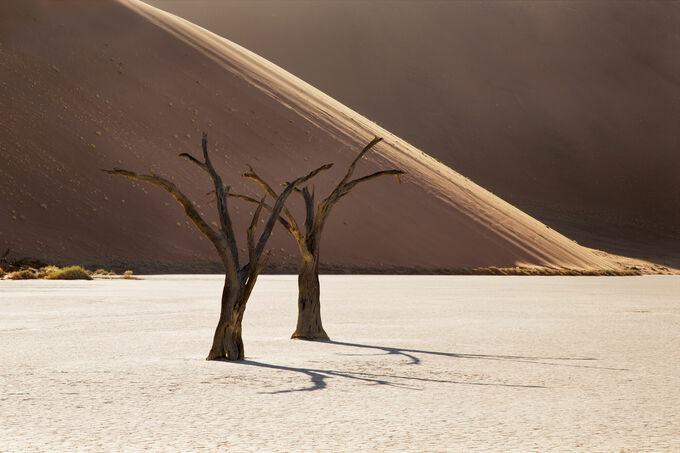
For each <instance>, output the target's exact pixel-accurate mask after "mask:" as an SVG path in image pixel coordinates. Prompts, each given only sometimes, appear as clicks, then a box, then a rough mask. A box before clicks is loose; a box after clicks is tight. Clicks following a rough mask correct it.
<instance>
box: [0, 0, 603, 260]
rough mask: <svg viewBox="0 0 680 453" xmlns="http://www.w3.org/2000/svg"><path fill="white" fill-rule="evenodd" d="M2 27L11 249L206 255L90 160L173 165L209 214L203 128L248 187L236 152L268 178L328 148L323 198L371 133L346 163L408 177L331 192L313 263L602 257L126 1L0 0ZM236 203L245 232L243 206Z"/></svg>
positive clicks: (168, 214) (40, 253) (174, 223)
mask: <svg viewBox="0 0 680 453" xmlns="http://www.w3.org/2000/svg"><path fill="white" fill-rule="evenodd" d="M0 42H1V43H2V45H1V46H0V105H2V110H3V112H2V117H1V119H0V137H1V140H0V152H1V153H2V162H0V203H2V214H1V215H0V232H1V235H0V246H2V247H3V248H5V247H9V248H11V249H12V250H13V251H14V253H15V254H16V255H32V256H36V257H40V258H43V259H47V260H49V261H56V262H79V263H83V264H90V263H101V264H115V263H129V264H131V265H134V266H137V267H138V268H140V269H154V270H163V269H170V268H172V269H176V268H177V267H178V266H180V267H181V266H186V269H187V270H189V269H198V268H197V267H191V266H192V265H195V264H200V263H205V262H209V261H215V260H214V259H213V250H212V249H211V247H210V246H209V244H208V243H207V241H206V240H204V239H202V237H201V235H200V233H198V231H196V230H195V229H194V228H193V226H192V225H189V224H188V223H187V221H186V220H185V218H184V215H183V212H182V210H181V208H180V207H179V206H177V205H176V203H175V202H174V201H173V200H172V199H171V198H170V197H169V196H167V194H165V193H164V192H162V191H161V190H160V189H157V188H154V187H148V186H144V185H140V184H134V183H132V182H130V181H127V180H124V179H121V178H113V177H109V176H106V175H104V174H102V173H100V172H99V171H98V169H100V168H111V167H114V166H118V167H122V168H127V169H131V170H135V171H141V172H143V171H154V172H156V173H158V174H162V175H166V176H168V177H171V178H173V179H174V180H175V182H176V183H177V184H178V185H179V186H180V187H182V188H184V189H185V191H186V192H187V193H188V194H189V195H190V196H191V197H192V198H193V199H194V200H195V201H196V203H197V204H198V205H199V207H200V209H201V210H204V211H205V213H206V215H208V216H209V217H210V215H209V213H211V212H212V211H213V210H214V207H213V206H212V205H208V204H207V202H208V200H209V197H207V196H206V195H205V194H206V192H208V191H209V190H210V182H209V181H208V180H207V178H206V177H205V175H204V174H202V172H201V171H200V170H199V169H198V168H196V167H195V166H192V165H190V164H188V163H187V162H185V161H183V160H180V159H178V158H177V157H176V156H177V154H179V153H181V152H189V153H193V154H194V155H197V154H198V153H199V147H200V132H201V131H202V130H206V131H208V133H209V139H210V146H211V148H212V150H213V154H212V155H213V160H214V161H215V163H216V166H217V167H218V170H219V171H221V172H222V173H223V175H224V178H225V182H226V183H227V184H230V185H231V186H232V187H233V190H235V191H239V192H249V193H254V194H259V193H260V190H259V188H257V187H254V186H253V185H252V184H250V183H248V182H246V181H244V180H242V178H240V177H239V175H240V173H241V172H242V171H243V170H244V168H245V166H246V164H248V163H250V164H252V165H253V166H254V167H255V168H256V170H258V172H259V173H260V174H261V175H263V176H264V177H265V178H266V179H268V180H270V181H271V182H272V183H273V184H276V185H278V184H280V183H283V182H285V181H286V180H290V179H291V178H293V177H295V176H297V175H299V174H302V173H305V172H307V171H309V170H310V169H312V168H315V167H317V166H319V165H321V164H323V163H326V162H335V163H336V167H338V168H336V169H334V170H332V171H330V172H329V173H328V174H326V175H323V176H322V177H319V178H318V179H317V180H315V182H314V185H315V189H316V192H317V194H319V196H321V195H322V194H324V193H327V191H328V190H329V185H330V181H333V180H337V179H338V178H339V177H340V175H341V172H342V170H343V168H344V167H345V166H346V165H347V164H348V163H349V161H350V160H351V159H352V158H353V156H355V155H356V153H357V152H358V150H359V149H360V148H361V147H362V146H363V145H364V144H365V143H366V142H367V141H368V140H370V139H371V138H372V137H373V136H374V135H378V136H382V137H384V139H385V140H384V143H381V144H380V145H378V146H377V149H376V151H375V152H373V153H372V154H370V155H369V156H368V158H367V159H366V160H364V161H363V162H361V164H360V168H359V169H358V171H357V175H362V174H366V173H368V172H370V171H375V170H377V169H379V168H390V167H397V168H401V169H403V170H405V171H406V172H407V175H406V176H405V177H403V178H402V184H398V183H397V181H396V180H394V179H387V178H384V179H380V180H376V181H372V182H369V183H367V184H365V185H363V186H360V187H358V188H357V189H356V190H355V191H354V192H353V193H352V194H351V195H349V196H348V197H347V198H346V199H345V200H343V202H342V203H341V204H340V205H338V207H337V208H336V210H335V211H334V212H333V214H332V216H331V219H330V222H329V225H328V226H327V229H326V231H325V237H324V240H323V243H322V260H323V261H324V262H327V263H331V264H338V265H354V266H373V267H389V266H418V267H424V268H442V267H445V268H454V267H463V266H487V265H497V266H510V265H515V264H518V263H526V264H538V265H549V266H565V267H571V268H588V269H590V268H594V269H600V268H607V267H611V264H610V263H609V261H607V260H605V259H603V258H601V257H598V256H595V255H594V254H593V253H592V252H591V251H589V250H588V249H585V248H583V247H581V246H579V245H578V244H576V243H575V242H573V241H571V240H569V239H567V238H565V237H564V236H562V235H560V234H559V233H557V232H556V231H554V230H552V229H550V228H548V227H546V226H545V225H544V224H542V223H540V222H538V221H536V220H534V219H533V218H531V217H529V216H528V215H526V214H524V213H523V212H521V211H520V210H518V209H516V208H514V207H513V206H511V205H510V204H508V203H506V202H504V201H502V200H501V199H499V198H498V197H496V196H494V195H493V194H491V193H490V192H488V191H486V190H484V189H483V188H481V187H479V186H477V185H476V184H474V183H473V182H471V181H469V180H468V179H466V178H465V177H463V176H461V175H460V174H458V173H456V172H455V171H453V170H451V169H450V168H448V167H446V166H445V165H442V164H441V163H439V162H437V161H436V160H434V159H432V158H431V157H429V156H428V155H426V154H425V153H423V152H421V151H420V150H418V149H416V148H415V147H413V146H411V145H409V144H408V143H406V142H405V141H403V140H401V139H400V138H398V137H396V136H394V135H392V134H391V133H389V132H388V131H386V130H384V129H382V128H380V127H379V126H377V125H375V124H374V123H372V122H370V121H369V120H367V119H366V118H364V117H362V116H361V115H359V114H357V113H356V112H354V111H352V110H350V109H349V108H347V107H345V106H344V105H342V104H340V103H338V102H336V101H335V100H333V99H332V98H330V97H328V96H326V95H324V94H323V93H321V92H320V91H318V90H316V89H314V88H313V87H311V86H310V85H308V84H306V83H305V82H303V81H301V80H299V79H297V78H296V77H294V76H292V75H291V74H289V73H287V72H286V71H284V70H282V69H281V68H279V67H277V66H275V65H273V64H272V63H270V62H268V61H266V60H264V59H263V58H260V57H258V56H257V55H255V54H253V53H251V52H249V51H247V50H245V49H243V48H241V47H239V46H238V45H235V44H233V43H231V42H230V41H227V40H225V39H223V38H221V37H219V36H217V35H214V34H212V33H210V32H208V31H206V30H204V29H202V28H200V27H198V26H196V25H193V24H191V23H189V22H187V21H185V20H182V19H179V18H177V17H175V16H172V15H170V14H167V13H164V12H162V11H160V10H157V9H155V8H152V7H150V6H147V5H145V4H143V3H141V2H138V1H136V0H124V1H97V2H91V1H84V0H80V1H75V0H66V1H60V2H49V1H33V2H24V1H19V0H13V1H10V2H3V5H2V6H1V7H0ZM537 191H540V188H537ZM233 207H234V215H235V217H236V223H237V226H238V227H239V228H238V229H239V231H243V226H244V223H245V222H246V221H247V220H248V219H249V212H252V207H251V206H249V205H245V204H242V203H240V202H234V204H233ZM293 208H294V209H295V210H296V212H298V214H300V212H299V208H300V206H299V203H298V204H297V205H295V204H294V205H293ZM210 220H215V219H214V218H213V217H210ZM277 228H279V227H277ZM242 239H243V240H244V241H243V242H245V237H244V238H242ZM272 245H273V247H275V254H274V257H273V260H274V262H276V263H295V262H297V249H296V247H295V245H294V244H293V242H292V241H291V240H290V239H289V238H288V237H287V233H285V232H284V231H283V230H281V229H278V230H277V231H276V232H275V234H274V237H273V242H272Z"/></svg>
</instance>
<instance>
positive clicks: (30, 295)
mask: <svg viewBox="0 0 680 453" xmlns="http://www.w3.org/2000/svg"><path fill="white" fill-rule="evenodd" d="M221 284H222V279H221V277H219V276H157V277H148V278H145V279H144V280H141V281H130V280H128V281H124V280H117V281H93V282H53V281H27V282H9V281H3V282H0V361H1V364H2V368H1V369H0V451H7V452H15V451H25V450H29V451H30V450H42V451H118V450H122V451H138V450H155V451H188V450H200V449H205V450H207V451H216V450H223V451H227V450H228V451H552V450H555V451H589V452H591V451H615V452H619V451H680V415H679V414H680V411H679V410H678V407H680V356H679V353H678V351H680V278H679V277H676V276H670V277H665V276H655V277H631V278H628V277H625V278H624V277H619V278H596V277H535V278H534V277H479V276H477V277H457V276H408V277H404V276H398V277H396V276H325V277H322V291H323V296H322V297H323V313H324V320H325V327H326V330H327V331H328V333H329V334H330V335H331V337H333V339H334V340H336V341H337V343H330V344H328V343H326V344H323V343H309V342H302V341H293V340H288V339H287V338H288V336H289V335H290V334H291V333H292V330H293V328H294V324H295V316H296V314H295V310H296V307H295V305H296V279H295V277H294V276H263V277H262V278H261V279H260V282H259V283H258V286H257V288H256V290H255V293H254V294H253V297H252V299H251V301H250V303H249V305H248V310H247V312H246V319H245V326H244V339H245V346H246V356H247V359H248V360H247V361H246V362H244V363H238V364H237V363H224V362H205V361H204V360H203V358H204V356H205V355H206V354H207V352H208V349H209V346H210V340H211V337H212V329H213V327H214V324H215V322H216V318H217V313H218V298H219V294H220V290H221Z"/></svg>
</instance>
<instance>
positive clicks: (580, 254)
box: [119, 0, 612, 269]
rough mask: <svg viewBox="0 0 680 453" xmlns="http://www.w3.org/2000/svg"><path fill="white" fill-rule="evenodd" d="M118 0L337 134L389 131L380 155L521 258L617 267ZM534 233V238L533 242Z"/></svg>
mask: <svg viewBox="0 0 680 453" xmlns="http://www.w3.org/2000/svg"><path fill="white" fill-rule="evenodd" d="M119 1H120V2H121V3H122V4H124V5H126V6H127V7H129V8H131V9H133V10H135V11H137V12H138V13H140V14H142V15H143V16H144V17H146V18H147V19H148V20H149V21H151V22H152V23H154V24H156V25H158V26H159V27H162V28H163V29H165V30H167V31H168V32H170V33H171V34H172V35H173V36H175V37H176V38H178V39H180V40H182V41H183V42H186V43H187V44H190V45H191V46H192V47H194V48H195V49H196V50H198V51H200V52H202V53H204V54H205V55H206V56H208V57H209V58H211V59H213V60H214V61H215V62H217V63H218V64H220V65H222V66H223V67H224V68H225V69H226V70H228V71H231V72H235V73H237V74H239V75H241V76H242V77H243V78H244V79H245V80H247V81H248V82H249V83H251V84H252V85H254V86H256V87H258V88H259V89H260V90H262V91H263V92H264V93H266V94H268V95H269V96H272V97H273V98H275V99H277V100H278V101H279V102H281V103H282V104H283V105H285V106H286V107H288V108H290V109H292V110H295V112H296V113H298V114H300V115H301V116H303V117H305V118H307V119H308V120H309V121H311V122H313V123H315V124H318V125H319V126H320V127H322V128H324V129H326V130H329V131H332V132H331V133H333V135H335V136H336V137H338V138H339V139H341V140H348V139H349V140H351V141H352V142H353V143H354V144H355V146H358V145H359V144H360V143H362V142H365V141H366V140H367V139H370V137H371V135H372V134H374V135H378V136H381V137H384V139H385V142H386V143H387V144H388V145H382V146H380V147H379V148H380V155H381V156H382V157H384V158H385V160H387V161H388V162H391V163H393V164H394V165H396V166H397V167H398V168H402V169H404V170H405V171H406V172H407V174H409V175H411V177H412V178H413V179H416V180H418V181H419V182H420V183H421V184H422V185H423V186H424V187H426V189H427V190H428V191H429V192H430V193H432V195H433V196H435V197H437V198H439V199H440V200H442V201H443V202H444V203H446V204H447V205H448V206H450V208H451V209H455V210H458V211H461V212H465V213H466V214H467V215H468V216H469V217H470V219H472V220H473V221H474V222H475V223H476V225H477V226H478V227H479V228H484V229H487V230H488V232H489V233H488V234H489V235H490V236H491V235H497V236H499V237H501V238H502V239H503V240H505V241H508V242H510V243H512V244H513V245H515V246H517V247H519V248H520V249H521V250H522V251H523V252H525V253H526V254H527V255H528V256H529V257H530V260H528V262H523V261H521V260H518V261H517V262H515V265H517V266H526V265H531V264H532V263H540V264H542V265H553V266H558V267H574V268H581V269H587V268H595V269H606V268H610V267H612V263H611V262H609V261H608V260H607V259H603V258H600V257H597V256H595V255H594V254H592V253H590V252H589V251H587V250H585V249H584V248H583V247H580V246H578V245H576V244H575V243H574V242H573V241H571V240H569V239H567V238H565V237H564V236H562V235H561V234H559V233H558V232H556V231H554V230H551V229H549V228H547V227H546V225H545V224H543V223H541V222H539V221H537V220H536V219H534V218H532V217H530V216H529V215H527V214H525V213H524V212H522V211H520V210H519V209H517V208H515V207H514V206H512V205H510V204H509V203H507V202H505V201H503V200H501V199H500V198H498V197H497V196H495V195H493V194H492V193H490V192H489V191H487V190H485V189H484V188H482V187H480V186H478V185H476V184H474V183H473V182H471V181H470V180H469V179H466V178H465V177H464V176H462V175H460V174H458V173H457V172H455V171H454V170H452V169H451V168H449V167H447V166H445V165H443V164H442V163H440V162H438V161H437V160H435V159H433V158H432V157H430V156H429V155H427V154H425V153H423V152H422V151H420V150H418V149H416V148H415V147H413V146H412V145H410V144H408V143H407V142H405V141H404V140H401V139H399V138H398V137H396V136H395V135H393V134H392V133H390V132H389V131H387V130H385V129H383V128H381V127H380V126H378V125H377V124H375V123H373V122H371V121H370V120H368V119H367V118H365V117H363V116H361V115H359V114H358V113H356V112H354V111H352V110H351V109H350V108H348V107H346V106H344V105H342V104H341V103H339V102H337V101H336V100H334V99H333V98H331V97H330V96H328V95H326V94H324V93H322V92H321V91H319V90H317V89H316V88H314V87H313V86H311V85H309V84H307V83H306V82H304V81H302V80H300V79H299V78H297V77H295V76H294V75H292V74H290V73H288V72H287V71H285V70H284V69H282V68H280V67H278V66H276V65H274V64H273V63H271V62H269V61H267V60H265V59H264V58H262V57H260V56H258V55H256V54H254V53H253V52H250V51H248V50H247V49H244V48H243V47H241V46H239V45H237V44H235V43H233V42H230V41H229V40H227V39H225V38H223V37H221V36H218V35H216V34H214V33H212V32H210V31H208V30H206V29H204V28H202V27H199V26H198V25H195V24H193V23H191V22H189V21H186V20H184V19H182V18H180V17H177V16H174V15H172V14H170V13H167V12H165V11H162V10H159V9H157V8H155V7H152V6H150V5H147V4H145V3H143V2H141V1H139V0H119ZM480 208H481V209H480ZM499 219H501V220H500V221H499ZM528 238H531V240H530V241H527V239H528ZM531 258H533V259H531Z"/></svg>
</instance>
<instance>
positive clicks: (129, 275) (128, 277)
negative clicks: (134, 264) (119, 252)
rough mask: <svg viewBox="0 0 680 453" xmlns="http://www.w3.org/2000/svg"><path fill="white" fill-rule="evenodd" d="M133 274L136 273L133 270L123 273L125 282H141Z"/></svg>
mask: <svg viewBox="0 0 680 453" xmlns="http://www.w3.org/2000/svg"><path fill="white" fill-rule="evenodd" d="M132 274H134V272H132V271H131V270H129V269H128V270H126V271H125V272H123V276H122V277H121V278H124V279H125V280H139V279H138V278H137V277H135V276H134V275H132Z"/></svg>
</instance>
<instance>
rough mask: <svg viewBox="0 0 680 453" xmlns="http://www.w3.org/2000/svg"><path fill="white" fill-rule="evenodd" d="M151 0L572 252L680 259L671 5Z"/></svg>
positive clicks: (679, 39) (678, 64)
mask: <svg viewBox="0 0 680 453" xmlns="http://www.w3.org/2000/svg"><path fill="white" fill-rule="evenodd" d="M149 3H152V4H154V5H158V6H160V7H162V8H167V10H168V11H170V12H173V13H176V14H178V15H180V16H182V17H185V18H187V19H189V20H192V21H194V22H196V23H198V24H200V25H202V26H205V27H207V28H209V29H210V30H212V31H215V32H217V33H218V34H220V35H222V36H225V37H226V38H228V39H230V40H233V41H235V42H237V43H239V44H241V45H243V46H245V47H247V48H248V49H250V50H252V51H254V52H257V53H258V54H259V55H261V56H263V57H265V58H267V59H269V60H271V61H273V62H274V63H276V64H279V65H281V66H282V67H284V68H286V69H287V70H289V71H290V72H292V73H293V74H295V75H297V76H298V77H301V78H303V79H304V80H306V81H307V82H309V83H311V84H312V85H314V86H316V87H318V88H320V89H321V90H323V91H325V92H326V93H328V94H330V95H331V96H333V97H334V98H336V99H338V100H339V101H340V102H343V103H344V104H346V105H347V106H349V107H351V108H353V109H356V110H357V111H358V112H360V113H362V114H364V115H366V116H367V117H369V118H371V119H372V120H374V121H377V122H379V123H380V124H381V125H383V126H385V127H386V128H387V129H389V130H390V131H392V132H394V133H395V134H397V135H399V136H400V137H402V138H404V139H406V140H408V141H409V142H410V143H412V144H414V145H415V146H417V147H418V148H420V149H422V150H423V151H425V152H426V153H428V154H430V155H432V156H434V157H436V158H437V159H439V160H441V161H442V162H443V163H445V164H447V165H449V166H451V167H452V168H454V169H455V170H457V171H459V172H461V173H462V174H464V175H466V176H468V177H470V178H471V179H472V180H473V181H475V182H476V183H478V184H480V185H481V186H483V187H486V188H487V189H489V190H491V191H492V192H494V193H495V194H497V195H499V196H501V197H502V198H503V199H505V200H507V201H509V202H510V203H512V204H514V205H515V206H518V207H519V208H520V209H522V210H524V211H525V212H527V213H529V214H531V215H532V216H534V217H537V218H538V219H540V220H541V221H544V222H547V223H548V224H549V225H551V226H553V227H555V228H557V229H558V230H559V231H562V232H563V233H568V235H569V236H570V237H573V238H574V239H578V240H579V242H581V243H586V244H590V245H592V246H595V247H597V248H603V249H608V250H614V251H620V252H624V253H634V254H638V255H641V256H645V255H647V256H649V255H656V256H661V255H664V254H666V255H673V254H675V255H676V258H677V257H678V255H680V183H678V179H679V178H678V175H680V153H678V149H680V141H679V140H680V134H678V131H677V129H678V128H677V125H678V124H680V104H679V103H678V98H679V97H680V59H678V58H677V55H678V54H679V53H680V34H678V25H677V24H678V23H680V4H679V3H678V2H629V1H626V2H577V3H574V2H570V1H550V2H536V1H531V0H529V1H513V2H475V1H455V2H427V1H381V2H368V1H367V2H351V1H344V2H343V1H337V2H308V1H298V0H291V1H286V2H279V1H277V0H262V1H257V2H238V1H227V2H215V1H210V0H150V1H149Z"/></svg>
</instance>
